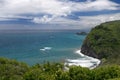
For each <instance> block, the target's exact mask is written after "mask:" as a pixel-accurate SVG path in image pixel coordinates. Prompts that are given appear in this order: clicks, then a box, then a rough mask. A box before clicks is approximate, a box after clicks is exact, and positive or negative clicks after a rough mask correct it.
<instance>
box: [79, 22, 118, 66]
mask: <svg viewBox="0 0 120 80" xmlns="http://www.w3.org/2000/svg"><path fill="white" fill-rule="evenodd" d="M81 52H82V53H84V54H86V55H88V56H92V57H95V58H98V59H101V60H102V63H101V64H103V65H104V64H120V20H118V21H111V22H106V23H102V24H100V25H98V26H96V27H95V28H93V29H92V30H91V31H90V33H89V34H88V35H87V37H86V39H85V41H84V43H83V45H82V48H81Z"/></svg>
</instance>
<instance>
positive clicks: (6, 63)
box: [0, 58, 28, 80]
mask: <svg viewBox="0 0 120 80" xmlns="http://www.w3.org/2000/svg"><path fill="white" fill-rule="evenodd" d="M27 70H28V66H27V65H26V64H24V63H20V62H17V61H15V60H8V59H5V58H0V80H22V79H23V75H24V73H25V72H26V71H27Z"/></svg>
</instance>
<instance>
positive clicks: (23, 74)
mask: <svg viewBox="0 0 120 80" xmlns="http://www.w3.org/2000/svg"><path fill="white" fill-rule="evenodd" d="M64 67H65V66H64V64H62V63H49V62H47V63H45V64H43V65H40V64H36V65H33V66H28V65H27V64H25V63H21V62H17V61H15V60H10V59H5V58H0V80H120V66H117V65H111V66H104V67H99V68H96V69H93V70H90V69H88V68H82V67H80V66H71V67H69V70H65V69H64Z"/></svg>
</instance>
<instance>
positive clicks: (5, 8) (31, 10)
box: [0, 0, 120, 28]
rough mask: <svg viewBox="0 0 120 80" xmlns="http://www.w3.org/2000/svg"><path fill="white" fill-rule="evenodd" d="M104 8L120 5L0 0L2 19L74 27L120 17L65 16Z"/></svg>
mask: <svg viewBox="0 0 120 80" xmlns="http://www.w3.org/2000/svg"><path fill="white" fill-rule="evenodd" d="M102 10H120V6H119V4H117V3H115V2H112V1H111V0H95V1H92V0H87V1H86V2H72V1H69V0H0V20H10V19H17V18H24V19H30V20H32V22H34V23H40V24H41V23H44V24H59V25H66V26H74V28H87V27H92V26H94V25H96V24H99V23H101V22H104V21H109V20H118V19H120V18H119V16H120V14H110V15H98V16H80V19H79V20H72V19H67V18H64V17H65V16H68V15H70V14H71V13H72V12H89V11H102ZM25 14H31V15H41V14H42V15H43V16H38V17H34V16H29V17H26V16H21V15H25ZM48 15H51V16H48ZM81 26H83V27H81Z"/></svg>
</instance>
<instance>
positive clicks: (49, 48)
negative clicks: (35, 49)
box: [40, 47, 52, 51]
mask: <svg viewBox="0 0 120 80" xmlns="http://www.w3.org/2000/svg"><path fill="white" fill-rule="evenodd" d="M51 49H52V47H44V48H42V49H40V50H41V51H46V50H51Z"/></svg>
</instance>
